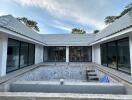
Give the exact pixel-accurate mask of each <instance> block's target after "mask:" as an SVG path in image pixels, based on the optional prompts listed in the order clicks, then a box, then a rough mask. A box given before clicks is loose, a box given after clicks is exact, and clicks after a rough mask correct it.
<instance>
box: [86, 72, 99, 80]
mask: <svg viewBox="0 0 132 100" xmlns="http://www.w3.org/2000/svg"><path fill="white" fill-rule="evenodd" d="M86 77H87V80H88V81H98V80H99V78H98V76H97V74H96V72H95V70H86Z"/></svg>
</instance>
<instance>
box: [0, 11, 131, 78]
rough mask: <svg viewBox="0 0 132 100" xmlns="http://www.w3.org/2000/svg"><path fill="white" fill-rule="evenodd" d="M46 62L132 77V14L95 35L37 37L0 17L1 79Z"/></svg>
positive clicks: (44, 35) (13, 20)
mask: <svg viewBox="0 0 132 100" xmlns="http://www.w3.org/2000/svg"><path fill="white" fill-rule="evenodd" d="M45 62H67V63H69V62H94V63H97V64H101V65H103V66H105V67H109V68H112V69H115V70H117V71H120V72H122V73H126V74H128V75H132V12H130V13H128V14H126V15H124V16H123V17H121V18H120V19H118V20H116V21H115V22H113V23H112V24H110V25H109V26H107V27H106V28H105V29H103V30H101V31H100V32H99V33H98V34H83V35H81V34H38V33H36V32H35V31H33V30H32V29H30V28H28V27H27V26H25V25H24V24H23V23H21V22H20V21H18V20H17V19H15V18H14V17H13V16H11V15H7V16H1V17H0V76H5V75H6V74H8V73H10V72H13V71H16V70H19V69H21V68H24V67H28V66H31V65H34V64H39V63H45Z"/></svg>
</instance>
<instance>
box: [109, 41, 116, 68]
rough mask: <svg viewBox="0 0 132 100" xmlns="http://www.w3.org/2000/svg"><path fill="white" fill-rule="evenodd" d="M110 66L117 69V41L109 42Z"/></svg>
mask: <svg viewBox="0 0 132 100" xmlns="http://www.w3.org/2000/svg"><path fill="white" fill-rule="evenodd" d="M108 66H109V67H112V68H115V69H117V52H116V42H110V43H108Z"/></svg>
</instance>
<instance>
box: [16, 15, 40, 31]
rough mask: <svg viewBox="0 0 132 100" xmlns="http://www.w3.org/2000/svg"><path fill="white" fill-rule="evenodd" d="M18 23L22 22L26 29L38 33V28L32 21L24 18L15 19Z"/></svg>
mask: <svg viewBox="0 0 132 100" xmlns="http://www.w3.org/2000/svg"><path fill="white" fill-rule="evenodd" d="M17 19H18V20H19V21H22V22H24V23H25V24H26V25H27V26H28V27H31V28H34V29H35V30H36V31H39V27H38V26H37V24H38V23H37V22H36V21H33V20H29V19H27V18H26V17H19V18H17Z"/></svg>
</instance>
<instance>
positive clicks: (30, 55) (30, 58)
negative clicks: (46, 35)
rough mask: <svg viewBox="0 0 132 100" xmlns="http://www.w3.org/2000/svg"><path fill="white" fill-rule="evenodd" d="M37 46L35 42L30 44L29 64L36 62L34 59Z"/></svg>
mask: <svg viewBox="0 0 132 100" xmlns="http://www.w3.org/2000/svg"><path fill="white" fill-rule="evenodd" d="M34 54H35V46H34V45H33V44H29V54H28V55H29V57H28V58H29V61H28V64H29V65H33V64H34V59H35V55H34Z"/></svg>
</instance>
